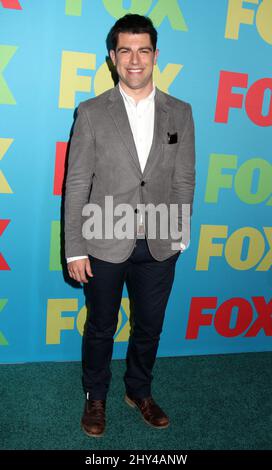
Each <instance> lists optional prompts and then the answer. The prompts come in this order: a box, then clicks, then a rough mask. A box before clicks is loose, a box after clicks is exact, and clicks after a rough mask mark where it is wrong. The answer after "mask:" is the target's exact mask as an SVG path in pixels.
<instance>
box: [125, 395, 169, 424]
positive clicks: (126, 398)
mask: <svg viewBox="0 0 272 470" xmlns="http://www.w3.org/2000/svg"><path fill="white" fill-rule="evenodd" d="M125 402H126V403H127V404H128V405H129V406H130V407H131V408H137V410H138V411H139V412H140V413H141V411H140V410H139V408H138V406H137V405H136V404H135V403H134V401H132V400H130V398H129V397H128V396H127V395H125ZM141 417H142V418H143V420H144V422H145V423H146V424H148V425H149V426H151V427H152V428H155V429H166V428H168V426H169V424H170V423H168V424H165V425H164V426H156V425H155V424H151V423H149V421H147V420H146V419H145V418H144V416H143V415H142V413H141Z"/></svg>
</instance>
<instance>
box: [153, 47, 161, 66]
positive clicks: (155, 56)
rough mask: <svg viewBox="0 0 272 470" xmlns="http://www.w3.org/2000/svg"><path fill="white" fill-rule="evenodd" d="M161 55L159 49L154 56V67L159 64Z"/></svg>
mask: <svg viewBox="0 0 272 470" xmlns="http://www.w3.org/2000/svg"><path fill="white" fill-rule="evenodd" d="M159 53H160V51H159V49H156V50H155V54H154V65H156V63H157V60H158V55H159Z"/></svg>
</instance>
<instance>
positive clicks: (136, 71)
mask: <svg viewBox="0 0 272 470" xmlns="http://www.w3.org/2000/svg"><path fill="white" fill-rule="evenodd" d="M127 71H128V72H129V73H141V72H143V69H127Z"/></svg>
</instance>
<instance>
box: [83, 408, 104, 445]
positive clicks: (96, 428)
mask: <svg viewBox="0 0 272 470" xmlns="http://www.w3.org/2000/svg"><path fill="white" fill-rule="evenodd" d="M105 409H106V400H86V401H85V406H84V412H83V415H82V418H81V426H82V428H83V431H84V432H85V433H86V434H87V435H88V436H93V437H101V436H103V434H104V430H105V426H106V417H105Z"/></svg>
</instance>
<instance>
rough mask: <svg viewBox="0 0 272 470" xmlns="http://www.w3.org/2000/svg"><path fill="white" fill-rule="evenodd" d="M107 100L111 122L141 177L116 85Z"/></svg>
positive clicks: (120, 96) (133, 143) (135, 150)
mask: <svg viewBox="0 0 272 470" xmlns="http://www.w3.org/2000/svg"><path fill="white" fill-rule="evenodd" d="M109 99H110V103H109V105H108V110H109V113H110V114H111V117H112V119H113V121H114V122H115V125H116V127H117V130H118V132H119V134H120V137H121V139H122V140H123V142H124V144H125V146H126V147H127V149H128V151H129V153H130V155H131V157H132V160H133V163H134V165H135V167H136V169H137V171H138V172H140V174H141V175H142V170H141V166H140V162H139V158H138V154H137V149H136V145H135V142H134V138H133V134H132V131H131V128H130V124H129V120H128V116H127V111H126V107H125V104H124V101H123V98H122V95H121V93H120V91H119V87H118V85H117V86H116V87H114V88H113V89H112V92H111V94H110V98H109Z"/></svg>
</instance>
